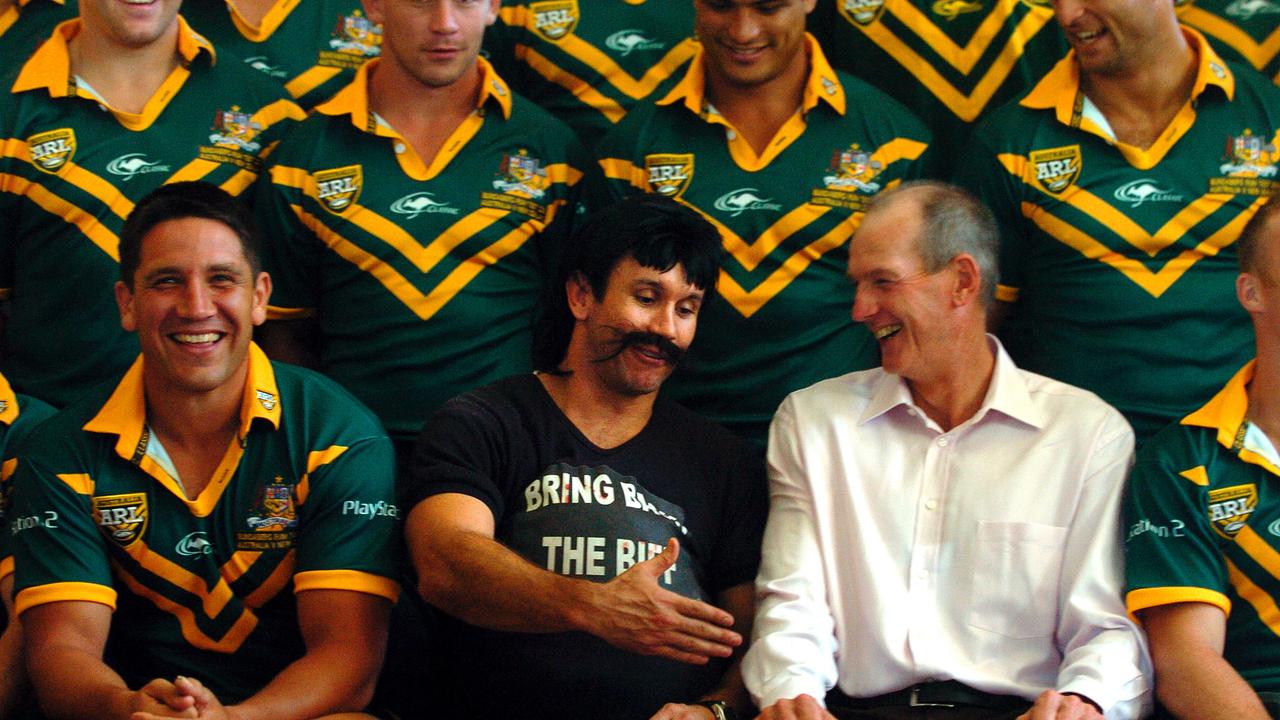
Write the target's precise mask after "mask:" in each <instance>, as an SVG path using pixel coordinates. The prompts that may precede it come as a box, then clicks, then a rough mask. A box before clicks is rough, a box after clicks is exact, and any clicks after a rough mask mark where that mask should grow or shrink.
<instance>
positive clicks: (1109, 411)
mask: <svg viewBox="0 0 1280 720" xmlns="http://www.w3.org/2000/svg"><path fill="white" fill-rule="evenodd" d="M1018 376H1019V377H1020V378H1021V379H1022V382H1023V384H1024V385H1025V386H1026V389H1027V394H1028V395H1030V396H1031V401H1032V403H1033V404H1035V406H1036V407H1038V408H1040V409H1041V410H1042V411H1043V412H1044V413H1045V415H1046V416H1047V418H1048V419H1049V422H1050V423H1053V424H1055V425H1057V426H1058V427H1061V428H1064V429H1067V430H1069V431H1072V432H1074V433H1079V431H1080V430H1081V429H1085V428H1088V429H1090V430H1091V431H1092V433H1091V436H1092V437H1093V438H1095V442H1106V441H1112V440H1116V439H1123V438H1126V437H1127V438H1128V439H1129V442H1130V443H1132V439H1133V430H1132V429H1130V427H1129V422H1128V421H1127V420H1125V419H1124V416H1123V415H1121V414H1120V411H1119V410H1116V409H1115V408H1114V407H1112V406H1111V405H1109V404H1107V402H1106V401H1105V400H1103V399H1102V398H1100V397H1098V396H1097V395H1095V394H1094V393H1092V392H1090V391H1088V390H1085V389H1084V388H1079V387H1076V386H1075V385H1068V384H1067V383H1064V382H1061V381H1059V380H1054V379H1053V378H1049V377H1045V376H1044V375H1039V374H1037V373H1033V372H1031V371H1030V370H1023V369H1021V368H1019V369H1018Z"/></svg>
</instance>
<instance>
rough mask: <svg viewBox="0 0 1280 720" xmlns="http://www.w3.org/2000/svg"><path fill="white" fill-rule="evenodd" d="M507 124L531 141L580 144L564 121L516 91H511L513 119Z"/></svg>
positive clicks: (513, 130) (566, 144)
mask: <svg viewBox="0 0 1280 720" xmlns="http://www.w3.org/2000/svg"><path fill="white" fill-rule="evenodd" d="M498 116H499V117H501V115H498ZM506 123H507V126H508V127H509V128H510V129H511V131H512V132H513V133H519V134H524V135H526V136H527V138H528V139H529V140H530V141H533V140H537V141H539V142H541V143H543V144H545V145H560V146H569V145H574V144H576V143H577V142H578V139H577V135H575V134H574V132H573V130H572V129H570V128H569V126H568V125H566V124H565V123H564V121H562V120H560V119H559V118H557V117H556V116H555V115H552V114H551V112H550V111H548V110H547V109H546V108H544V107H542V106H541V105H539V104H537V103H535V102H534V101H532V100H530V99H528V98H526V97H525V96H524V95H522V94H520V93H518V92H516V91H514V90H512V91H511V117H510V118H508V119H507V121H506Z"/></svg>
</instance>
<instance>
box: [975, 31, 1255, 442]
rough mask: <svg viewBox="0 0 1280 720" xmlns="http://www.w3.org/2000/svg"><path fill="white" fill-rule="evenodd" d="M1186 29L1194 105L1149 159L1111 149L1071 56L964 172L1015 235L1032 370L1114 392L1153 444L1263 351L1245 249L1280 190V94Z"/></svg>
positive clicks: (1014, 343) (983, 136)
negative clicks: (1260, 212) (1246, 296)
mask: <svg viewBox="0 0 1280 720" xmlns="http://www.w3.org/2000/svg"><path fill="white" fill-rule="evenodd" d="M1186 32H1187V34H1188V39H1189V40H1190V41H1192V44H1193V47H1195V48H1196V50H1197V52H1198V53H1199V57H1200V63H1199V70H1198V74H1197V76H1196V81H1195V86H1194V90H1193V95H1192V99H1191V100H1189V101H1188V103H1187V104H1186V105H1185V106H1184V107H1183V108H1182V110H1181V111H1180V112H1179V113H1178V115H1177V116H1176V117H1175V118H1174V119H1173V121H1172V122H1171V123H1170V125H1169V127H1168V128H1167V129H1166V130H1165V131H1164V133H1163V134H1162V135H1161V136H1160V138H1159V139H1158V140H1157V141H1156V142H1155V144H1153V145H1152V146H1151V147H1150V148H1148V149H1147V150H1145V151H1144V150H1139V149H1138V148H1135V147H1132V146H1128V145H1125V144H1123V143H1118V142H1115V141H1114V140H1113V139H1112V136H1111V133H1110V131H1109V128H1108V127H1107V126H1106V120H1105V118H1103V117H1102V115H1101V113H1099V112H1098V111H1097V110H1096V108H1095V107H1094V106H1093V105H1092V103H1089V102H1088V101H1087V100H1086V99H1085V97H1084V95H1083V94H1082V92H1081V91H1080V87H1079V78H1078V72H1077V66H1076V63H1075V59H1074V56H1071V55H1069V56H1068V57H1067V58H1066V59H1064V60H1063V61H1062V62H1061V63H1060V64H1059V65H1058V66H1057V67H1055V68H1054V70H1053V71H1052V72H1051V73H1050V74H1049V75H1047V76H1046V77H1045V78H1044V80H1042V81H1041V82H1040V83H1039V84H1038V85H1037V86H1036V87H1035V89H1034V90H1032V91H1031V92H1030V93H1029V94H1028V95H1027V96H1026V97H1025V98H1024V99H1023V100H1021V101H1020V102H1019V103H1017V104H1011V105H1008V106H1006V107H1005V108H1002V109H1001V110H999V111H997V112H996V113H995V114H993V115H992V116H991V117H990V118H989V119H988V120H986V121H985V122H984V123H982V124H981V125H979V126H978V128H977V129H976V130H975V131H974V136H973V142H972V144H971V146H970V148H969V154H968V155H967V157H966V158H965V159H964V160H962V162H961V164H960V167H959V169H958V171H957V172H958V177H959V182H960V184H962V185H967V186H969V187H970V188H972V189H973V190H974V191H975V192H976V193H977V194H978V196H979V197H981V198H982V199H983V200H984V201H986V203H987V204H988V205H989V206H990V207H991V209H992V210H993V212H994V213H995V216H996V219H997V221H998V222H999V224H1000V229H1001V239H1002V242H1001V254H1000V277H1001V279H1000V286H999V287H998V288H997V297H999V299H1001V300H1003V301H1006V302H1010V303H1014V305H1013V307H1012V309H1011V310H1012V311H1011V317H1010V318H1009V321H1008V324H1007V325H1006V329H1005V333H1004V335H1005V336H1006V337H1007V338H1008V340H1009V342H1008V346H1009V348H1010V351H1011V353H1012V354H1013V355H1014V358H1015V360H1017V362H1018V365H1019V367H1023V368H1026V369H1028V370H1031V371H1034V372H1038V373H1041V374H1044V375H1048V376H1050V377H1053V378H1056V379H1058V380H1062V381H1064V382H1067V383H1070V384H1072V385H1077V386H1079V387H1083V388H1086V389H1089V390H1092V391H1093V392H1095V393H1097V394H1098V395H1100V396H1102V399H1104V400H1106V401H1107V402H1108V403H1110V404H1111V405H1114V406H1115V407H1116V408H1117V409H1119V410H1120V411H1121V412H1122V413H1124V415H1125V417H1126V418H1128V420H1129V422H1130V423H1131V424H1132V425H1133V429H1134V432H1135V434H1136V435H1137V438H1138V442H1139V445H1141V443H1142V442H1143V441H1144V440H1145V439H1146V438H1148V437H1150V435H1151V434H1152V433H1154V432H1155V431H1157V430H1159V429H1160V428H1162V427H1164V426H1165V425H1167V424H1168V423H1170V422H1173V421H1174V420H1176V419H1177V418H1179V417H1182V416H1183V415H1185V414H1186V413H1187V412H1189V411H1190V410H1192V409H1193V408H1195V407H1197V406H1199V405H1200V404H1201V403H1203V402H1204V401H1205V400H1207V399H1208V398H1210V397H1212V395H1213V393H1214V392H1215V391H1216V389H1217V388H1219V387H1221V386H1222V383H1223V382H1225V381H1226V379H1227V377H1228V373H1229V372H1230V370H1229V368H1234V367H1239V366H1240V365H1241V364H1242V363H1243V362H1244V361H1245V360H1247V359H1248V358H1249V356H1250V354H1251V353H1252V348H1253V331H1252V328H1251V325H1250V323H1249V318H1248V316H1247V314H1246V313H1245V312H1244V310H1243V309H1242V308H1241V307H1240V305H1239V303H1237V302H1236V296H1235V278H1236V275H1237V273H1238V272H1239V268H1238V267H1237V264H1236V253H1235V248H1234V246H1233V244H1234V243H1235V241H1236V238H1237V236H1238V235H1239V234H1240V230H1241V229H1242V228H1243V227H1244V225H1245V223H1246V222H1248V220H1249V218H1250V217H1252V216H1253V214H1254V212H1255V211H1256V210H1257V208H1258V207H1259V206H1260V205H1261V204H1262V203H1263V202H1264V201H1265V199H1266V197H1267V196H1268V195H1270V194H1271V193H1272V192H1273V191H1274V189H1275V188H1276V187H1277V181H1276V179H1275V178H1276V170H1277V165H1276V162H1277V160H1280V154H1278V153H1277V151H1276V148H1275V142H1276V131H1277V129H1280V90H1277V88H1276V87H1275V86H1273V85H1271V84H1269V83H1268V82H1267V81H1266V78H1263V77H1262V76H1261V75H1258V74H1257V73H1256V72H1254V71H1252V70H1250V69H1249V68H1245V67H1240V66H1234V65H1233V66H1228V65H1227V64H1226V63H1224V62H1223V61H1222V60H1221V59H1220V58H1219V57H1218V56H1217V55H1216V54H1215V53H1214V52H1213V51H1212V50H1211V49H1210V48H1209V46H1208V44H1207V43H1206V42H1205V40H1204V39H1203V38H1202V37H1201V36H1199V35H1198V34H1196V33H1195V32H1194V31H1186ZM1104 359H1105V360H1104Z"/></svg>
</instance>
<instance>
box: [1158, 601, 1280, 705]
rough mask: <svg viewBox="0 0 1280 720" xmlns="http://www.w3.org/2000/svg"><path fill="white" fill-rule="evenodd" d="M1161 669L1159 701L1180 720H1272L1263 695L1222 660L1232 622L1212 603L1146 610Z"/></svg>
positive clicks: (1162, 606)
mask: <svg viewBox="0 0 1280 720" xmlns="http://www.w3.org/2000/svg"><path fill="white" fill-rule="evenodd" d="M1139 612H1140V619H1141V620H1142V624H1143V626H1144V627H1145V628H1146V630H1147V638H1148V641H1149V642H1150V644H1151V659H1152V661H1153V662H1154V663H1155V667H1156V696H1157V697H1158V698H1159V700H1160V702H1161V703H1163V704H1164V706H1165V708H1166V709H1168V710H1169V712H1171V713H1173V715H1174V716H1175V717H1178V718H1196V720H1218V719H1219V718H1221V720H1227V719H1228V718H1230V719H1231V720H1267V718H1269V717H1270V715H1269V714H1268V713H1267V711H1266V709H1265V708H1264V707H1263V706H1262V701H1261V700H1259V699H1258V694H1257V693H1256V692H1254V691H1253V688H1251V687H1249V684H1248V683H1246V682H1245V681H1244V678H1242V677H1240V674H1239V673H1237V672H1236V671H1235V668H1233V667H1231V665H1229V664H1228V663H1227V661H1226V660H1224V659H1223V657H1222V647H1223V642H1224V640H1225V638H1226V632H1227V617H1226V615H1224V614H1223V613H1222V610H1220V609H1219V608H1217V607H1214V606H1213V605H1209V604H1206V603H1196V602H1185V603H1175V604H1173V605H1158V606H1155V607H1150V608H1147V609H1145V610H1141V611H1139Z"/></svg>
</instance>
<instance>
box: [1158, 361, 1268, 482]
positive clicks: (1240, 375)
mask: <svg viewBox="0 0 1280 720" xmlns="http://www.w3.org/2000/svg"><path fill="white" fill-rule="evenodd" d="M1257 362H1258V361H1257V360H1256V359H1255V360H1250V361H1249V362H1248V363H1247V364H1246V365H1245V366H1244V367H1242V368H1240V370H1239V371H1238V372H1237V373H1236V374H1235V375H1234V376H1232V378H1231V379H1230V380H1228V381H1227V384H1226V385H1224V386H1223V387H1222V389H1221V390H1219V391H1218V394H1217V395H1214V396H1213V399H1212V400H1210V401H1209V402H1207V403H1205V404H1204V406H1203V407H1201V408H1200V409H1199V410H1196V411H1195V412H1193V413H1191V414H1190V415H1188V416H1186V417H1184V418H1182V421H1181V424H1182V425H1188V426H1191V427H1203V428H1208V429H1210V430H1215V431H1217V438H1218V443H1219V444H1221V445H1222V446H1223V447H1225V448H1227V449H1229V450H1231V451H1232V452H1234V453H1236V454H1237V455H1239V456H1240V459H1241V460H1243V461H1245V462H1248V463H1253V464H1254V465H1260V466H1262V467H1264V468H1266V469H1267V470H1270V471H1271V472H1272V473H1274V474H1276V475H1280V468H1277V467H1276V466H1275V465H1274V464H1273V463H1271V461H1269V460H1268V459H1267V458H1266V457H1265V456H1264V455H1262V454H1261V453H1258V452H1255V451H1253V450H1251V449H1249V448H1248V447H1247V446H1246V445H1245V442H1244V440H1245V435H1246V434H1247V433H1248V431H1249V421H1248V420H1247V419H1245V418H1246V415H1247V414H1248V411H1249V392H1248V386H1249V381H1250V380H1253V373H1254V370H1255V368H1256V365H1257Z"/></svg>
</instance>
